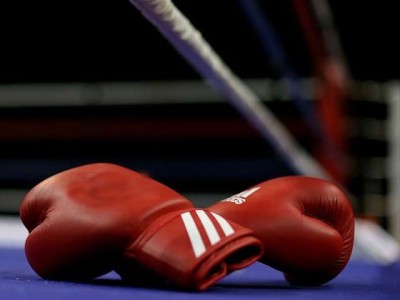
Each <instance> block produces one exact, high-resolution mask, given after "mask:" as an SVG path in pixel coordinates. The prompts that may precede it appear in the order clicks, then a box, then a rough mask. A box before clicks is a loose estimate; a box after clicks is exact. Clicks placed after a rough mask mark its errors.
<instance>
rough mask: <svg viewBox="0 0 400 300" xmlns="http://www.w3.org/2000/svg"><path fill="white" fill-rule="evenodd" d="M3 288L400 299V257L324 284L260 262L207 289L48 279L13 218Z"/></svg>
mask: <svg viewBox="0 0 400 300" xmlns="http://www.w3.org/2000/svg"><path fill="white" fill-rule="evenodd" d="M0 228H1V230H2V232H5V231H6V232H7V234H2V235H1V236H0V293H1V295H2V296H1V298H2V299H10V300H11V299H12V300H25V299H32V300H36V299H42V300H43V299H60V300H64V299H79V300H80V299H82V300H83V299H87V300H91V299H104V300H112V299H120V300H122V299H178V300H179V299H182V300H183V299H188V298H190V299H204V300H217V299H238V300H239V299H282V300H286V299H299V300H302V299H304V300H306V299H307V300H309V299H327V300H334V299H348V300H353V299H357V300H358V299H376V300H378V299H382V300H389V299H393V300H395V299H398V297H399V296H398V295H399V294H400V262H395V263H391V264H386V265H382V264H378V263H366V262H363V261H359V260H357V259H352V260H350V263H349V264H348V266H347V267H346V268H345V270H344V271H343V272H342V273H341V274H339V276H338V277H336V278H335V279H334V280H332V281H331V282H329V283H327V284H325V285H323V286H319V287H294V286H290V285H289V284H288V283H287V282H286V281H285V280H284V278H283V276H282V274H281V273H280V272H278V271H276V270H274V269H272V268H269V267H268V266H266V265H263V264H260V263H255V264H253V265H251V266H250V267H247V268H246V269H242V270H239V271H236V272H234V273H231V274H230V275H228V276H227V277H225V278H224V279H222V280H221V281H220V282H218V283H217V284H216V285H214V286H213V287H211V288H210V289H208V290H207V291H204V292H200V293H199V292H189V291H182V290H176V289H174V288H173V287H171V286H162V285H157V284H155V283H153V284H149V285H146V284H144V285H140V286H135V285H134V284H132V285H126V284H123V283H122V282H121V281H120V279H119V277H118V276H117V275H116V274H114V273H109V274H106V275H104V276H102V277H100V278H97V279H95V280H92V281H90V282H66V281H48V280H43V279H41V278H40V277H38V275H37V274H36V273H35V272H34V271H33V270H32V269H31V267H30V266H29V264H28V262H27V261H26V258H25V254H24V251H23V242H24V238H25V236H26V231H25V229H24V228H23V226H22V224H20V223H19V221H18V220H17V219H14V218H3V219H2V220H1V221H0Z"/></svg>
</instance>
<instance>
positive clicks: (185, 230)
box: [126, 209, 263, 290]
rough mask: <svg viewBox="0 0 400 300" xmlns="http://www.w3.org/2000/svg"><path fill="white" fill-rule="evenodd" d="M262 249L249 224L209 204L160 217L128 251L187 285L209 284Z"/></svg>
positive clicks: (257, 255)
mask: <svg viewBox="0 0 400 300" xmlns="http://www.w3.org/2000/svg"><path fill="white" fill-rule="evenodd" d="M262 252H263V248H262V244H261V242H260V241H259V240H258V239H256V238H255V237H254V236H253V233H252V231H250V230H249V229H246V228H244V227H242V226H240V225H238V224H236V223H234V222H231V221H228V220H226V219H224V218H223V217H221V216H220V215H217V214H216V213H213V212H211V211H209V210H203V209H190V210H185V211H178V212H176V211H175V212H173V213H169V214H166V215H164V216H162V217H160V218H158V219H157V220H155V221H154V222H153V223H152V224H151V225H150V226H149V227H148V228H147V229H146V230H145V231H144V232H143V233H142V234H141V235H140V237H139V238H138V239H137V240H136V241H135V243H134V244H133V245H131V246H130V247H129V248H128V249H127V251H126V255H127V256H131V257H132V258H134V259H135V260H136V261H137V262H138V263H140V264H141V265H143V266H144V267H146V268H149V269H151V270H153V271H154V272H155V273H156V274H159V275H161V276H162V277H164V278H165V279H166V280H168V281H171V282H173V283H175V284H177V285H178V286H180V287H182V288H187V289H196V290H205V289H207V288H208V287H210V286H211V285H213V284H214V283H215V282H217V281H219V280H220V279H222V278H223V277H225V276H226V275H228V274H229V273H231V272H232V271H235V270H239V269H242V268H245V267H247V266H249V265H250V264H252V263H254V262H255V261H257V260H258V259H259V258H260V257H261V255H262Z"/></svg>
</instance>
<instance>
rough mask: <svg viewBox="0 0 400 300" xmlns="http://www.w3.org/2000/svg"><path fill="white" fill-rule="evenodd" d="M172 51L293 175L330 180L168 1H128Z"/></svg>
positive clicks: (321, 168)
mask: <svg viewBox="0 0 400 300" xmlns="http://www.w3.org/2000/svg"><path fill="white" fill-rule="evenodd" d="M129 1H130V2H131V3H132V4H133V5H134V6H135V7H136V8H137V9H139V11H140V12H141V13H142V14H143V15H144V16H145V17H146V18H147V20H148V21H149V22H151V23H152V24H153V25H154V26H155V27H156V28H157V29H158V30H159V31H160V32H161V33H162V34H163V35H164V37H165V38H166V39H167V40H168V41H169V42H170V43H171V44H172V45H173V46H174V47H175V49H176V50H177V51H178V52H179V53H180V54H181V55H182V56H183V57H184V58H185V59H186V60H187V61H188V62H189V63H190V64H191V65H192V66H193V67H194V68H195V69H196V70H197V71H198V72H199V73H200V74H201V75H202V77H203V78H204V79H205V80H206V81H207V82H208V83H209V84H210V85H211V86H212V87H213V88H214V89H215V90H216V91H217V92H219V93H220V94H221V95H223V96H224V97H226V98H227V99H228V100H229V101H231V104H232V105H234V106H235V107H236V108H237V109H238V110H239V111H240V112H241V113H242V114H243V115H244V117H245V118H246V119H247V121H248V122H249V123H250V124H252V125H253V126H254V127H255V128H256V129H257V130H258V131H259V132H260V134H261V135H262V136H263V137H264V138H266V139H267V141H269V142H270V143H271V144H272V146H273V147H275V150H276V151H277V152H278V154H279V155H280V156H282V157H283V158H284V159H285V160H286V161H287V162H288V163H289V164H290V165H291V166H292V167H293V168H294V170H295V171H296V172H298V173H300V174H304V175H309V176H315V177H319V178H325V179H331V177H330V175H329V174H328V173H327V172H326V170H325V169H324V168H323V167H322V166H320V164H319V163H318V162H317V161H316V160H315V159H313V158H312V157H311V156H310V155H308V153H307V152H306V151H305V150H304V149H303V148H302V147H301V146H300V145H298V144H297V142H296V141H295V139H294V138H293V137H292V136H291V134H290V133H289V132H288V131H287V130H286V128H285V127H284V126H283V125H282V124H281V123H280V122H279V121H278V120H277V119H276V118H275V117H274V115H273V114H272V113H271V112H270V111H269V110H268V109H267V108H266V107H265V106H264V105H263V103H262V101H261V100H260V99H259V98H258V96H257V95H256V94H255V93H254V92H253V91H252V90H251V89H250V88H248V87H247V86H246V85H245V84H244V83H243V81H241V80H240V79H239V78H238V77H237V76H236V75H235V74H234V73H233V72H232V71H231V70H230V69H229V67H227V66H226V65H225V63H224V62H223V61H222V60H221V58H220V57H219V56H218V55H217V54H216V53H215V52H214V50H213V49H212V48H211V47H210V45H209V44H208V43H207V42H206V41H205V40H204V39H203V37H202V35H201V33H200V32H199V31H198V30H197V29H196V28H194V27H193V25H192V24H191V23H190V21H189V20H188V19H187V18H186V17H185V16H184V15H183V14H182V13H181V12H180V11H179V10H178V9H177V8H176V6H175V5H174V4H173V3H172V2H171V1H170V0H129Z"/></svg>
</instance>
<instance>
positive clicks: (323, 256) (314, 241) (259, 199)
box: [208, 176, 354, 285]
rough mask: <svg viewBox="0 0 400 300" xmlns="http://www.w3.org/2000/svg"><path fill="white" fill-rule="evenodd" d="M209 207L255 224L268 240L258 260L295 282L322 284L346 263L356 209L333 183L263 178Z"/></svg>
mask: <svg viewBox="0 0 400 300" xmlns="http://www.w3.org/2000/svg"><path fill="white" fill-rule="evenodd" d="M208 209H210V210H212V211H214V212H216V213H217V214H219V215H221V216H223V217H225V218H228V219H230V220H232V221H234V222H237V223H238V224H241V225H243V226H245V227H247V228H249V229H252V230H253V231H254V232H255V234H256V237H258V238H259V239H260V240H261V241H262V243H263V244H264V255H263V257H262V258H261V259H260V262H262V263H264V264H267V265H269V266H271V267H273V268H275V269H277V270H280V271H282V272H284V275H285V278H286V279H287V280H288V281H289V282H290V283H292V284H295V285H320V284H323V283H326V282H328V281H330V280H332V279H333V278H335V277H336V276H337V275H338V274H339V273H340V272H341V271H342V270H343V269H344V267H345V266H346V264H347V263H348V261H349V259H350V256H351V252H352V249H353V241H354V215H353V209H352V206H351V204H350V202H349V200H348V198H347V197H346V195H345V194H344V193H343V192H342V191H341V190H340V189H339V188H338V187H337V186H335V185H334V184H332V183H330V182H328V181H325V180H321V179H317V178H311V177H305V176H286V177H280V178H276V179H272V180H268V181H265V182H262V183H260V184H258V185H255V186H253V187H251V188H249V189H247V190H246V191H243V192H241V193H239V194H236V195H234V196H232V197H229V198H227V199H225V200H222V201H221V202H218V203H216V204H214V205H212V206H211V207H208Z"/></svg>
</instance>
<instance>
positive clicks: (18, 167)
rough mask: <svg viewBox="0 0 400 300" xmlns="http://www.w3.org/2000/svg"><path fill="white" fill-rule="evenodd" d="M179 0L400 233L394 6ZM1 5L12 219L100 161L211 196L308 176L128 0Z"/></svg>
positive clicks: (0, 74) (1, 107) (399, 64)
mask: <svg viewBox="0 0 400 300" xmlns="http://www.w3.org/2000/svg"><path fill="white" fill-rule="evenodd" d="M173 2H174V3H175V5H176V6H177V7H178V8H179V9H180V10H181V11H182V13H183V14H184V15H186V16H187V17H188V19H189V20H190V21H191V22H192V24H193V25H194V26H195V27H196V28H197V29H198V30H199V31H200V32H201V33H202V35H203V37H204V38H205V40H207V41H208V42H209V44H210V45H211V46H212V47H213V49H214V50H215V52H216V53H218V54H219V55H220V56H221V58H222V59H223V60H224V62H225V63H226V64H227V65H228V66H229V67H230V68H231V69H232V71H233V72H234V73H235V74H236V75H237V76H239V77H240V78H241V79H242V80H243V81H244V82H245V83H246V84H247V85H248V86H249V87H250V88H251V89H252V90H253V91H254V92H255V93H256V94H257V95H258V96H259V97H260V99H261V100H262V102H263V105H264V106H265V108H266V109H268V110H269V111H270V112H272V113H273V115H274V116H276V118H277V119H278V120H279V122H280V123H281V124H282V125H283V126H284V127H285V128H286V129H287V130H288V131H289V133H290V134H291V136H292V137H293V138H294V139H295V141H296V142H297V143H298V144H299V145H300V146H301V147H302V148H303V149H304V150H305V151H306V152H307V153H308V154H309V155H310V156H311V157H312V158H313V159H314V160H315V161H316V162H317V163H319V164H321V166H322V167H323V168H324V169H326V170H327V172H328V173H329V174H330V175H331V176H332V177H333V178H334V179H335V180H337V181H338V182H340V183H341V184H342V185H343V186H344V187H345V188H346V189H347V190H348V191H349V193H350V194H351V195H352V197H351V201H352V202H353V207H354V209H355V212H356V214H357V216H358V217H359V218H362V219H368V220H373V221H374V222H375V223H376V224H379V225H380V226H382V228H384V229H386V230H387V231H388V232H390V233H391V234H393V236H395V237H396V239H399V238H400V225H399V222H400V221H399V220H400V217H399V216H400V203H398V202H400V198H399V196H400V192H399V191H398V187H397V186H398V185H399V183H400V174H399V172H398V171H397V170H398V169H399V168H400V166H399V161H400V158H399V157H400V142H399V140H400V131H399V130H400V125H399V124H398V122H399V121H398V120H400V107H399V106H400V88H399V81H398V80H399V78H400V60H399V59H398V53H399V50H400V46H399V43H398V42H397V41H396V40H397V31H396V30H397V28H398V26H399V21H398V11H397V10H396V9H395V7H394V4H395V2H394V1H384V0H383V1H379V2H376V1H362V2H360V1H316V0H314V1H305V0H301V1H300V0H293V1H289V0H281V1H272V0H263V1H258V2H256V1H246V0H243V1H239V0H238V1H232V0H230V1H228V0H219V1H211V0H201V1H200V0H197V1H195V0H192V1H183V0H175V1H173ZM249 3H252V4H254V5H257V6H256V7H254V6H253V7H250V6H249ZM0 14H1V17H0V28H1V48H0V54H1V55H0V59H1V68H0V70H1V71H0V145H1V147H0V213H1V214H2V215H17V214H18V208H19V204H20V202H21V200H22V198H23V196H24V194H25V193H26V191H27V190H28V189H30V188H31V187H32V186H33V185H35V184H36V183H38V182H39V181H41V180H43V179H45V178H46V177H48V176H50V175H52V174H54V173H56V172H59V171H62V170H64V169H67V168H71V167H74V166H78V165H81V164H85V163H91V162H98V161H107V162H114V163H119V164H122V165H125V166H127V167H130V168H133V169H135V170H137V171H141V172H145V173H146V174H149V175H151V176H152V177H153V178H155V179H157V180H159V181H162V182H163V183H165V184H167V185H169V186H171V187H173V188H175V189H176V190H178V191H180V192H181V193H183V194H185V195H187V196H188V197H190V198H191V199H192V200H193V201H194V202H195V203H196V204H197V205H198V206H206V205H208V204H210V203H213V202H215V201H218V200H221V199H223V198H224V197H226V196H229V195H231V194H233V193H237V192H240V191H241V190H243V189H246V188H247V187H250V186H252V185H254V184H257V183H259V182H261V181H264V180H267V179H271V178H274V177H278V176H285V175H291V174H296V173H299V172H298V171H299V170H295V169H293V167H291V166H290V164H288V163H287V160H286V159H285V155H282V153H277V152H276V151H274V145H273V141H271V140H267V139H266V138H265V137H263V136H262V135H261V134H260V132H259V130H257V129H256V128H255V127H254V126H253V125H252V124H251V121H249V119H247V118H245V117H244V116H243V115H242V114H241V112H240V111H238V110H237V109H236V108H235V107H234V106H233V105H232V104H231V103H230V102H229V101H227V99H225V98H224V97H223V96H222V95H220V94H219V93H218V92H217V91H216V90H214V89H212V88H211V87H210V86H209V85H208V84H207V83H206V82H205V80H204V79H203V78H202V77H201V76H200V75H199V74H198V73H197V72H196V71H195V69H194V68H193V67H192V66H191V65H190V64H189V63H188V62H187V61H186V60H185V59H184V58H182V56H180V54H179V53H178V52H177V51H176V50H175V49H174V47H173V46H172V45H171V44H170V43H169V42H168V41H167V40H166V39H165V38H164V37H163V36H162V35H161V34H160V33H159V32H158V30H157V29H156V28H155V27H154V26H153V25H152V24H151V23H149V22H148V21H147V20H146V19H145V18H144V17H143V16H142V15H141V14H140V12H139V11H138V10H137V9H136V8H135V7H134V6H133V5H131V4H130V3H129V1H128V0H125V1H103V0H97V1H91V0H86V1H77V0H71V1H67V2H57V1H48V0H45V1H25V0H20V1H2V3H1V4H0ZM255 21H258V22H255Z"/></svg>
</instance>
